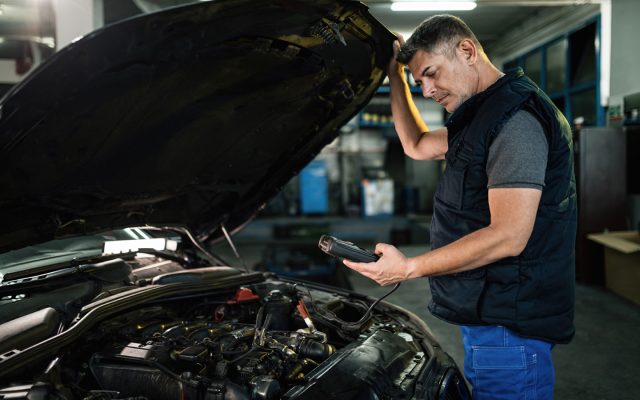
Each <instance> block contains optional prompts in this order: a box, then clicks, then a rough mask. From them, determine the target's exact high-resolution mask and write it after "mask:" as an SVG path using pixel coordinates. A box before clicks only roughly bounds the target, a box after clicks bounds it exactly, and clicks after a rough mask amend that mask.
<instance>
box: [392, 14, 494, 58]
mask: <svg viewBox="0 0 640 400" xmlns="http://www.w3.org/2000/svg"><path fill="white" fill-rule="evenodd" d="M463 39H471V40H472V41H473V43H475V44H476V46H477V47H478V48H479V49H481V50H482V45H481V44H480V42H479V41H478V38H476V35H475V34H474V33H473V31H471V29H470V28H469V26H468V25H467V24H466V23H465V22H464V21H463V20H462V19H460V18H458V17H456V16H454V15H449V14H440V15H434V16H432V17H429V18H427V19H425V20H424V21H422V23H420V25H419V26H418V27H417V28H416V30H415V31H414V32H413V34H412V35H411V37H410V38H409V39H408V40H407V41H406V42H405V43H404V44H403V45H402V47H401V48H400V53H399V54H398V62H400V63H402V64H405V65H407V64H409V61H411V59H412V58H413V56H414V55H415V54H416V52H417V51H418V50H423V51H426V52H428V53H444V54H446V55H447V56H449V57H450V58H451V57H453V55H454V54H455V47H456V45H457V44H458V43H460V41H461V40H463Z"/></svg>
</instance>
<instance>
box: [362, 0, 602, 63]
mask: <svg viewBox="0 0 640 400" xmlns="http://www.w3.org/2000/svg"><path fill="white" fill-rule="evenodd" d="M363 1H364V3H365V4H367V5H368V6H369V9H370V11H371V13H372V14H373V15H374V16H375V17H376V18H378V19H379V20H380V21H381V22H382V23H383V24H385V25H386V26H387V27H388V28H389V29H390V30H392V31H394V32H399V33H401V34H403V36H405V39H406V38H407V36H408V35H410V33H411V32H413V30H414V29H415V28H416V26H418V25H419V24H420V22H421V21H423V20H424V19H426V18H428V17H430V16H432V15H436V14H442V13H447V12H429V11H418V12H415V11H414V12H395V11H391V7H390V6H391V1H388V0H363ZM575 3H581V4H583V3H595V2H593V1H592V2H589V1H579V2H578V1H564V0H557V1H529V0H497V1H496V0H477V7H476V8H475V9H474V10H472V11H453V12H449V13H450V14H454V15H456V16H458V17H460V18H462V19H463V20H464V21H465V22H466V23H467V24H468V25H469V27H470V28H471V30H472V31H473V32H474V33H475V34H476V36H477V37H478V40H479V41H480V43H482V45H483V47H484V48H485V50H486V51H487V52H488V53H490V52H491V48H492V45H494V44H495V43H496V42H497V41H498V40H499V39H500V38H502V37H504V36H505V35H506V34H507V33H508V32H509V31H511V30H512V29H514V28H517V27H518V26H520V25H521V24H522V23H523V22H524V21H526V20H529V19H533V18H536V17H538V16H540V15H543V14H544V13H546V12H548V11H549V10H551V9H556V10H557V9H560V8H566V7H572V6H575V5H574V4H575Z"/></svg>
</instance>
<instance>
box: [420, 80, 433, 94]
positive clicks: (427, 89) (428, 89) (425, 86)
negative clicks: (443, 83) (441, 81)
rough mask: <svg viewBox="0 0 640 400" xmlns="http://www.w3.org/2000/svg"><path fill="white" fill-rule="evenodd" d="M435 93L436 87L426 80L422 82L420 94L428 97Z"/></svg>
mask: <svg viewBox="0 0 640 400" xmlns="http://www.w3.org/2000/svg"><path fill="white" fill-rule="evenodd" d="M435 93H436V87H435V85H434V84H432V83H431V82H429V81H428V80H426V81H423V82H422V96H424V97H426V98H429V97H433V95H434V94H435Z"/></svg>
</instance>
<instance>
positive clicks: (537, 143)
mask: <svg viewBox="0 0 640 400" xmlns="http://www.w3.org/2000/svg"><path fill="white" fill-rule="evenodd" d="M548 155H549V144H548V143H547V137H546V135H545V134H544V130H543V129H542V125H540V122H539V121H538V120H537V119H536V118H535V117H534V116H533V115H532V114H531V113H529V112H527V111H523V110H521V111H518V112H517V113H516V114H514V115H513V117H511V118H510V119H509V120H508V121H507V122H506V123H505V124H504V126H503V127H502V129H501V130H500V132H499V133H498V134H497V136H496V138H495V139H494V141H493V143H492V144H491V146H489V155H488V158H487V178H488V184H487V187H488V188H534V189H540V190H542V189H543V188H544V179H545V170H546V168H547V159H548Z"/></svg>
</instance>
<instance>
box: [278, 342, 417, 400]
mask: <svg viewBox="0 0 640 400" xmlns="http://www.w3.org/2000/svg"><path fill="white" fill-rule="evenodd" d="M416 355H418V349H417V348H416V346H415V344H414V343H413V342H408V341H406V340H405V339H404V338H402V337H400V336H398V335H397V334H395V333H392V332H387V331H384V330H379V331H377V332H376V333H374V334H373V335H372V336H370V337H369V338H368V339H367V340H365V341H364V342H362V343H361V344H359V345H357V346H353V347H347V348H345V349H343V351H340V352H338V353H336V354H335V355H334V356H333V357H332V358H331V359H329V360H328V361H327V362H325V363H324V364H323V366H322V367H321V368H318V369H316V370H314V371H313V372H312V373H310V374H309V375H308V376H307V382H308V383H307V384H306V385H305V386H297V387H294V388H292V389H291V390H289V391H288V392H287V393H286V394H285V395H284V396H283V398H284V399H380V398H385V397H387V398H400V397H403V395H402V393H400V392H399V391H398V389H397V386H396V385H394V382H396V381H397V380H398V379H402V376H403V373H405V372H406V371H407V370H408V369H412V367H413V366H415V362H414V357H415V356H416Z"/></svg>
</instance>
